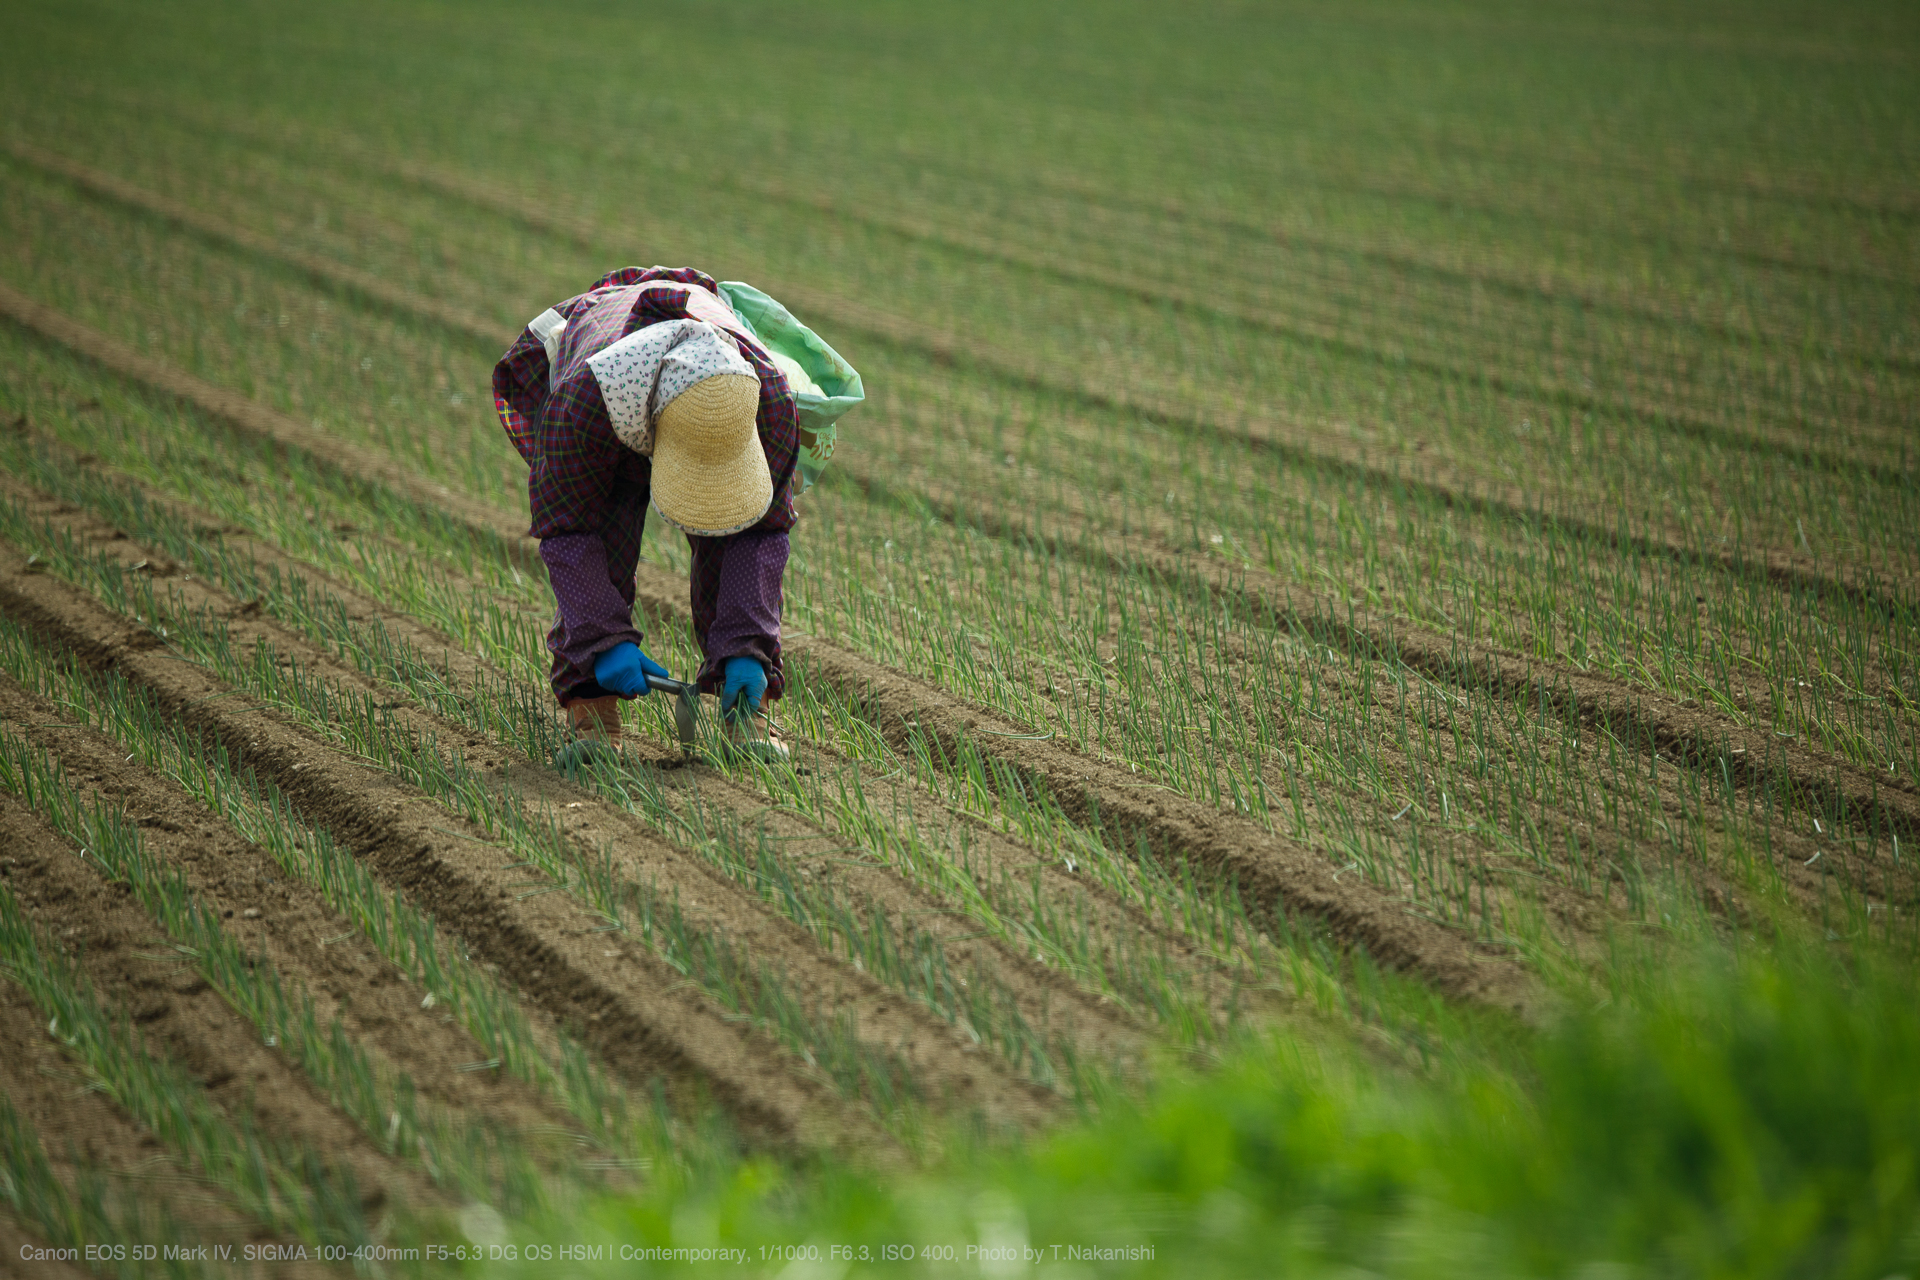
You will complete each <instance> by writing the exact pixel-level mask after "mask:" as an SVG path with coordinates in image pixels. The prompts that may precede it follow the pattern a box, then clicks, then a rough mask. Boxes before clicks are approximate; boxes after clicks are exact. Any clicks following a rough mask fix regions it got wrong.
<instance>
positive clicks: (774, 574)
mask: <svg viewBox="0 0 1920 1280" xmlns="http://www.w3.org/2000/svg"><path fill="white" fill-rule="evenodd" d="M493 396H494V406H495V408H496V410H497V411H498V412H499V415H500V421H501V423H502V424H503V425H504V426H505V427H506V429H507V435H508V437H509V438H511V439H512V441H513V444H514V447H515V448H516V449H518V450H519V451H520V456H521V457H523V458H525V459H526V460H527V465H528V467H530V468H531V471H530V473H529V474H528V476H527V498H528V502H529V505H530V506H531V508H532V513H533V521H532V527H531V529H530V530H529V532H530V533H531V534H532V536H534V537H536V538H538V539H540V558H541V559H542V560H544V561H545V562H546V565H547V577H548V581H549V582H550V583H551V585H552V587H553V594H554V599H555V600H556V601H557V603H558V604H559V618H558V620H557V621H556V622H555V623H554V624H553V629H552V630H551V631H549V632H548V633H547V648H548V649H549V650H551V651H552V653H553V668H552V676H551V678H552V682H553V691H554V694H555V695H556V696H557V697H558V698H559V700H560V705H561V706H562V707H564V708H565V709H566V713H567V719H568V722H569V724H570V726H571V727H572V730H573V733H574V735H575V737H576V739H579V740H583V741H590V742H605V743H607V744H610V745H612V746H615V747H617V746H618V745H619V740H620V711H619V703H620V699H623V698H638V697H644V696H645V695H646V693H647V691H648V686H647V677H648V675H649V674H653V675H658V676H666V675H667V670H666V668H664V667H662V666H661V665H660V664H659V663H657V662H655V661H654V660H653V659H652V658H651V657H649V656H648V655H647V653H646V650H645V649H644V648H643V647H642V646H643V644H644V643H645V640H646V637H645V636H643V635H642V634H641V632H640V631H639V630H638V629H636V628H635V626H634V620H633V599H634V569H635V566H636V565H637V564H638V563H639V558H640V536H641V533H642V531H643V529H644V528H645V525H646V517H647V506H648V503H649V500H651V503H652V506H653V508H654V510H655V511H656V512H658V513H659V515H660V516H661V518H662V519H664V520H665V521H666V522H667V523H668V524H671V525H673V526H674V527H676V528H678V529H680V530H681V531H682V532H684V533H685V534H686V535H687V542H688V544H689V545H690V546H691V548H692V550H693V571H692V575H691V577H692V582H691V586H692V594H693V630H694V635H695V637H696V638H697V640H698V641H699V644H700V647H701V650H702V651H703V653H704V654H705V656H706V660H705V661H704V662H703V663H702V664H701V666H700V670H699V672H698V674H697V675H696V676H695V677H694V683H695V684H696V685H697V686H698V687H699V689H700V691H701V692H703V693H717V694H719V696H720V705H721V710H722V717H721V719H722V725H723V732H724V733H725V735H726V738H727V740H728V741H729V742H731V743H734V744H735V745H736V746H739V747H743V748H746V747H748V746H749V744H751V749H752V750H753V752H754V753H755V754H758V755H760V756H761V757H762V758H769V757H771V758H774V759H784V758H785V757H786V748H785V746H784V745H783V744H781V743H780V742H779V741H778V739H777V738H776V737H775V736H774V734H773V732H772V730H771V727H770V723H769V721H768V718H767V714H766V707H767V704H768V703H769V702H771V701H772V700H773V699H775V698H778V697H779V696H780V695H781V693H782V692H783V691H784V689H785V683H786V682H785V679H784V676H783V673H782V670H781V665H780V603H781V595H780V580H781V575H782V574H783V573H784V572H785V570H786V565H787V530H789V529H791V528H792V527H793V521H794V509H793V489H794V468H795V460H796V455H797V453H798V450H799V435H800V431H799V423H798V418H797V416H796V412H795V405H794V395H793V392H792V391H791V390H790V389H789V386H788V383H787V379H786V377H785V376H784V375H783V374H782V372H781V370H780V368H779V367H778V366H776V365H775V363H774V362H773V360H772V359H771V358H770V356H769V354H768V352H767V351H766V350H765V349H764V348H763V347H762V346H761V345H760V343H759V342H758V341H756V340H755V339H754V337H753V336H752V331H751V330H750V329H748V328H747V327H746V326H745V325H744V324H742V323H741V321H740V320H739V318H738V317H737V316H736V315H735V314H734V312H733V309H732V308H731V306H730V305H729V304H728V303H727V302H726V300H725V299H724V298H723V297H722V296H721V294H720V292H719V290H718V288H717V286H716V285H715V283H714V281H713V280H712V279H711V278H710V277H708V276H706V275H704V274H702V273H701V272H698V271H694V270H691V269H685V268H682V269H677V270H674V269H668V268H666V267H651V268H648V269H646V270H641V269H639V268H637V267H628V268H624V269H622V270H619V271H616V272H614V273H612V274H611V275H608V276H606V277H605V278H603V279H602V280H600V281H599V283H597V284H595V285H594V286H593V288H591V289H589V290H588V291H587V292H585V293H582V294H580V295H578V296H576V297H572V298H569V299H567V300H566V301H565V302H562V303H560V304H559V305H558V306H555V307H553V308H551V309H550V310H548V311H546V312H543V313H542V314H541V315H539V316H538V317H536V318H535V319H534V320H533V322H532V323H531V324H529V325H528V326H527V327H526V329H525V330H524V331H523V332H522V333H521V334H520V337H519V339H518V340H517V341H516V342H514V344H513V345H512V346H511V347H509V348H508V349H507V353H506V354H505V355H504V356H502V357H501V358H500V361H499V363H498V364H496V365H495V366H494V369H493Z"/></svg>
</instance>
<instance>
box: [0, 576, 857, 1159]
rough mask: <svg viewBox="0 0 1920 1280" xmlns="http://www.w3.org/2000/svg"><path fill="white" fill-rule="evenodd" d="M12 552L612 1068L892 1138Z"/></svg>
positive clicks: (797, 1141)
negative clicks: (229, 702)
mask: <svg viewBox="0 0 1920 1280" xmlns="http://www.w3.org/2000/svg"><path fill="white" fill-rule="evenodd" d="M22 559H23V557H21V556H20V554H19V553H18V551H17V549H14V548H11V547H6V548H5V549H4V551H0V610H4V611H5V612H6V613H8V614H9V615H11V616H12V617H13V618H14V619H15V620H16V621H17V622H20V623H21V624H23V625H25V626H27V627H28V628H29V629H30V630H33V631H35V632H37V633H39V634H41V635H42V636H44V637H45V638H46V639H47V640H48V641H49V642H51V643H54V644H58V645H64V646H66V647H67V648H69V649H70V650H71V651H72V652H73V653H74V654H75V655H76V657H77V658H78V659H79V660H80V661H81V662H83V663H84V664H85V665H87V666H88V667H91V668H94V669H98V670H107V669H111V670H117V671H119V672H120V673H121V674H122V675H124V676H125V677H127V679H129V680H130V681H131V682H132V683H134V684H136V685H138V686H140V687H142V688H144V689H145V690H146V691H147V692H148V693H150V694H151V695H153V696H154V697H155V698H156V700H157V701H158V702H159V703H160V705H161V706H162V707H163V708H165V709H166V710H168V711H169V712H171V713H172V714H174V715H176V716H178V717H179V719H180V720H181V722H182V723H183V724H184V725H186V726H187V727H189V728H193V729H198V730H201V731H203V732H205V733H206V734H207V735H208V736H209V737H210V738H211V739H212V740H214V741H217V742H219V743H220V744H222V745H223V746H225V747H226V749H227V750H228V752H229V753H230V755H231V756H232V757H233V758H234V760H235V762H236V765H237V767H251V768H253V769H255V770H257V771H258V772H259V773H260V774H261V775H262V776H264V777H267V778H270V779H271V780H272V781H273V782H274V783H275V784H276V785H278V786H279V787H280V788H281V790H282V791H283V792H285V793H286V794H287V795H288V796H289V798H290V799H292V800H293V802H294V804H295V806H296V807H297V808H298V809H299V810H300V812H301V813H302V815H303V816H304V817H305V818H306V819H307V820H308V821H309V822H312V823H314V824H315V825H317V826H320V827H323V828H325V829H327V830H328V831H330V832H331V833H332V834H333V836H334V837H335V839H337V840H339V841H340V842H341V843H342V844H344V845H346V846H347V847H349V848H351V849H353V850H354V851H355V853H356V856H357V857H358V858H359V859H360V860H361V861H362V863H363V864H365V865H367V867H368V869H369V870H370V871H371V872H373V874H374V875H375V877H376V879H379V880H381V881H382V882H383V883H384V884H385V885H386V886H387V887H388V888H389V889H398V890H400V891H401V892H403V893H405V894H406V895H407V896H408V897H409V898H411V899H412V900H413V901H415V902H418V903H430V904H432V907H433V909H434V913H435V916H436V918H437V919H438V920H439V921H440V923H441V924H442V926H443V927H444V928H446V929H448V930H449V931H451V932H454V933H457V934H459V935H460V936H461V937H462V938H463V939H465V941H466V942H467V944H468V945H469V947H470V948H471V949H472V951H473V952H474V953H476V954H477V955H478V956H479V957H480V958H481V959H483V960H485V961H491V962H492V963H494V964H497V965H499V966H500V968H501V970H502V971H503V976H506V977H507V978H508V980H510V981H512V982H514V983H515V984H516V985H517V986H518V987H519V989H520V991H521V994H522V998H523V999H531V1000H533V1001H535V1002H537V1003H538V1004H539V1005H540V1006H542V1007H543V1008H544V1009H545V1011H546V1012H547V1014H548V1015H549V1016H551V1017H553V1018H554V1019H555V1020H556V1021H559V1022H562V1023H565V1024H570V1025H572V1026H573V1027H575V1028H578V1029H579V1030H580V1034H581V1036H582V1039H583V1040H584V1041H585V1042H586V1043H587V1044H588V1045H589V1046H590V1047H591V1048H593V1049H594V1050H595V1051H597V1052H598V1053H599V1054H600V1056H601V1058H602V1060H603V1061H605V1062H607V1063H608V1064H609V1065H611V1066H612V1067H613V1068H614V1069H615V1070H616V1071H618V1072H620V1073H621V1074H622V1075H624V1076H625V1077H626V1078H627V1079H629V1080H631V1081H635V1082H638V1083H641V1084H645V1083H647V1082H648V1081H650V1080H652V1079H654V1078H655V1077H663V1078H665V1080H666V1081H667V1082H668V1083H669V1085H670V1086H671V1088H672V1090H673V1092H674V1093H675V1094H676V1095H678V1096H677V1099H676V1100H678V1101H681V1102H683V1103H690V1102H693V1101H696V1100H697V1099H698V1098H699V1097H701V1096H708V1097H711V1098H712V1099H713V1100H714V1101H716V1102H717V1103H719V1104H720V1105H721V1106H722V1107H723V1108H725V1109H726V1110H727V1111H728V1112H730V1113H731V1114H732V1116H733V1118H734V1120H735V1122H736V1124H738V1126H739V1127H740V1128H741V1130H742V1131H743V1132H744V1133H745V1134H746V1135H747V1136H748V1137H749V1138H751V1139H754V1140H758V1141H760V1142H762V1143H766V1144H769V1145H774V1146H782V1147H827V1148H839V1149H842V1150H845V1151H847V1152H848V1153H849V1154H851V1153H853V1152H862V1153H864V1154H865V1156H866V1158H869V1159H871V1158H881V1159H885V1158H886V1157H887V1156H888V1154H889V1153H890V1152H892V1151H893V1150H894V1148H893V1147H892V1143H891V1139H889V1138H887V1137H885V1136H884V1135H883V1134H882V1133H881V1132H880V1131H878V1130H877V1129H875V1128H874V1127H872V1126H871V1125H870V1124H868V1123H867V1121H866V1120H865V1119H864V1117H862V1116H861V1115H860V1114H858V1113H856V1112H851V1111H849V1110H848V1109H847V1108H846V1107H845V1106H843V1105H841V1104H840V1102H839V1100H838V1099H837V1098H836V1097H834V1096H833V1095H832V1093H831V1091H830V1090H829V1089H828V1088H827V1087H826V1086H825V1085H824V1084H822V1083H820V1082H819V1081H816V1080H814V1079H812V1078H810V1077H807V1076H805V1075H802V1074H800V1073H798V1072H797V1071H795V1070H792V1069H786V1068H784V1067H783V1064H785V1063H786V1062H787V1055H785V1054H784V1053H783V1052H782V1051H781V1050H780V1049H779V1047H778V1046H777V1045H776V1044H774V1043H773V1042H772V1041H770V1040H769V1039H768V1038H767V1037H766V1036H764V1035H763V1034H761V1033H759V1032H757V1031H754V1030H753V1029H751V1028H748V1027H746V1026H744V1025H741V1024H738V1023H735V1022H732V1021H730V1020H729V1019H728V1017H726V1016H725V1014H724V1011H722V1010H720V1009H718V1008H716V1007H715V1006H713V1005H712V1004H711V1002H709V1001H707V1000H705V999H704V998H701V997H699V996H696V995H693V994H690V993H688V992H686V991H685V990H684V989H683V987H684V983H683V982H682V979H681V975H680V974H679V973H677V972H676V971H674V970H673V969H671V968H670V967H668V966H667V965H665V964H663V963H661V962H659V961H658V960H656V959H655V958H654V957H653V956H652V955H651V954H650V953H648V952H647V951H645V950H644V949H643V948H641V947H639V946H638V945H635V944H632V943H619V944H615V945H613V946H608V945H607V943H608V941H610V939H609V938H608V935H606V934H602V933H597V932H596V930H597V929H598V928H599V926H600V925H601V924H602V920H601V918H600V917H599V916H598V915H597V914H594V913H591V912H589V911H587V910H586V909H585V908H584V907H582V906H580V905H579V904H577V903H575V902H573V901H572V900H571V899H570V898H568V897H567V895H558V894H537V895H535V896H533V897H531V898H525V899H521V898H517V897H515V896H514V894H513V892H512V890H513V888H514V887H516V886H517V884H518V883H519V881H520V880H522V879H524V873H520V872H515V871H510V870H503V869H501V868H500V867H499V866H498V865H496V863H497V856H494V855H490V854H489V853H487V852H485V851H486V850H488V849H489V848H490V846H489V844H488V843H487V842H486V841H485V840H484V836H483V834H482V833H479V832H474V833H473V834H470V835H456V834H449V833H448V832H449V828H451V827H453V826H455V825H465V824H462V823H459V822H458V820H457V819H454V818H453V817H452V815H450V814H448V813H447V812H446V811H445V810H444V809H442V808H441V807H440V806H439V805H437V804H435V803H434V802H433V801H431V800H428V799H427V798H425V797H424V796H422V795H420V794H419V793H418V792H416V791H413V790H412V789H410V788H407V787H405V786H402V785H400V784H398V783H396V782H394V781H393V780H391V779H390V778H388V777H387V776H386V775H384V774H382V773H380V772H379V771H377V770H374V769H371V768H367V767H365V766H362V765H360V764H357V763H355V762H352V761H349V760H347V759H345V758H343V757H341V756H340V755H338V754H337V753H336V752H334V751H333V750H331V749H330V748H326V747H323V746H319V745H318V744H315V743H313V742H311V741H310V740H309V739H308V738H307V737H306V736H305V735H304V734H302V733H301V732H299V731H298V730H296V729H294V728H292V727H290V726H288V725H286V724H283V723H282V722H281V721H280V719H279V718H278V717H277V716H274V715H271V714H268V713H265V712H257V713H254V714H253V715H252V716H250V717H242V716H241V715H239V714H237V713H234V712H232V711H230V710H229V709H228V708H227V707H226V706H225V704H224V703H223V702H222V701H221V700H220V699H219V697H218V696H217V695H225V694H227V693H230V692H231V690H230V689H229V688H227V687H226V686H223V685H221V684H220V683H218V682H217V681H215V680H214V679H212V678H210V677H209V676H208V675H206V674H205V673H204V672H202V671H201V670H200V669H199V668H197V667H195V666H193V665H191V664H189V663H186V662H184V661H182V660H180V659H179V658H177V657H175V656H174V655H173V654H171V653H169V652H168V651H166V650H165V648H164V646H163V642H162V641H161V640H160V639H159V638H158V637H157V636H154V635H153V634H152V633H151V632H149V631H146V630H145V629H144V628H140V627H138V626H135V625H133V624H131V623H129V622H128V621H126V620H125V619H121V618H118V617H116V616H115V615H113V614H111V613H108V612H107V611H106V610H105V609H103V608H102V607H100V606H99V605H97V604H96V603H95V602H94V601H92V600H91V599H90V598H85V597H83V596H82V595H81V594H80V593H79V592H78V590H77V589H75V588H72V587H69V586H67V585H65V584H61V583H56V582H55V581H53V580H52V579H51V578H49V577H48V576H47V575H44V574H28V573H25V572H23V571H21V570H20V569H19V568H18V567H17V566H19V564H20V563H21V560H22ZM209 699H213V700H211V701H209Z"/></svg>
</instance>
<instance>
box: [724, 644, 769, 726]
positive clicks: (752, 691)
mask: <svg viewBox="0 0 1920 1280" xmlns="http://www.w3.org/2000/svg"><path fill="white" fill-rule="evenodd" d="M766 694H767V669H766V668H765V667H763V666H761V665H760V659H758V658H748V657H739V658H728V659H727V674H726V680H725V682H724V683H723V684H722V685H721V688H720V711H721V713H722V714H723V715H725V716H727V717H728V718H730V719H731V718H736V717H741V716H750V715H752V714H753V713H754V712H756V711H758V710H759V709H760V699H762V698H764V697H765V696H766Z"/></svg>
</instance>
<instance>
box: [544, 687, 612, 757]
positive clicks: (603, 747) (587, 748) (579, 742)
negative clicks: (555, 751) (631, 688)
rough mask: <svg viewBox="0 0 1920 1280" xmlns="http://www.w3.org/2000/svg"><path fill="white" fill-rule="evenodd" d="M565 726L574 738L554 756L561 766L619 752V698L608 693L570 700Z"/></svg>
mask: <svg viewBox="0 0 1920 1280" xmlns="http://www.w3.org/2000/svg"><path fill="white" fill-rule="evenodd" d="M567 727H568V728H569V729H571V730H572V731H573V741H572V742H571V743H569V744H568V745H567V746H566V747H565V748H564V749H562V751H561V752H560V754H559V755H558V756H557V757H555V759H554V763H555V764H556V765H558V766H559V767H560V768H561V769H563V770H565V769H568V768H571V767H572V766H575V765H581V764H586V763H588V762H590V761H592V760H595V759H599V758H603V757H607V756H615V755H618V754H619V753H620V699H619V698H618V697H617V696H616V695H614V694H611V693H609V694H607V695H606V696H605V697H602V698H578V699H575V700H574V701H572V702H569V703H568V704H567Z"/></svg>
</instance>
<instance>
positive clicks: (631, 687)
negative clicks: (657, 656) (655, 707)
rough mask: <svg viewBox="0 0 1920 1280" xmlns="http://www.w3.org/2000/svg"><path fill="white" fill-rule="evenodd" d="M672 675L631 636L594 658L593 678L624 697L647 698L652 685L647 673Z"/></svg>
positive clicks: (666, 677) (602, 686) (601, 685)
mask: <svg viewBox="0 0 1920 1280" xmlns="http://www.w3.org/2000/svg"><path fill="white" fill-rule="evenodd" d="M650 675H651V676H659V677H661V678H662V679H671V678H672V677H671V676H669V675H668V674H667V669H666V668H665V667H663V666H661V665H660V664H659V663H657V662H655V661H654V660H653V659H652V658H649V657H648V656H647V655H646V654H644V653H642V652H641V651H640V646H639V645H637V644H635V643H633V641H631V640H628V641H626V642H624V643H621V644H617V645H615V646H613V648H611V649H609V650H607V651H606V652H605V653H603V654H601V655H600V656H599V657H597V658H595V659H594V660H593V678H594V679H595V680H597V681H599V682H600V687H601V688H602V689H605V690H607V691H608V692H610V693H617V694H619V695H620V696H621V697H623V698H644V697H646V696H647V694H648V692H649V689H648V686H647V677H648V676H650Z"/></svg>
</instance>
